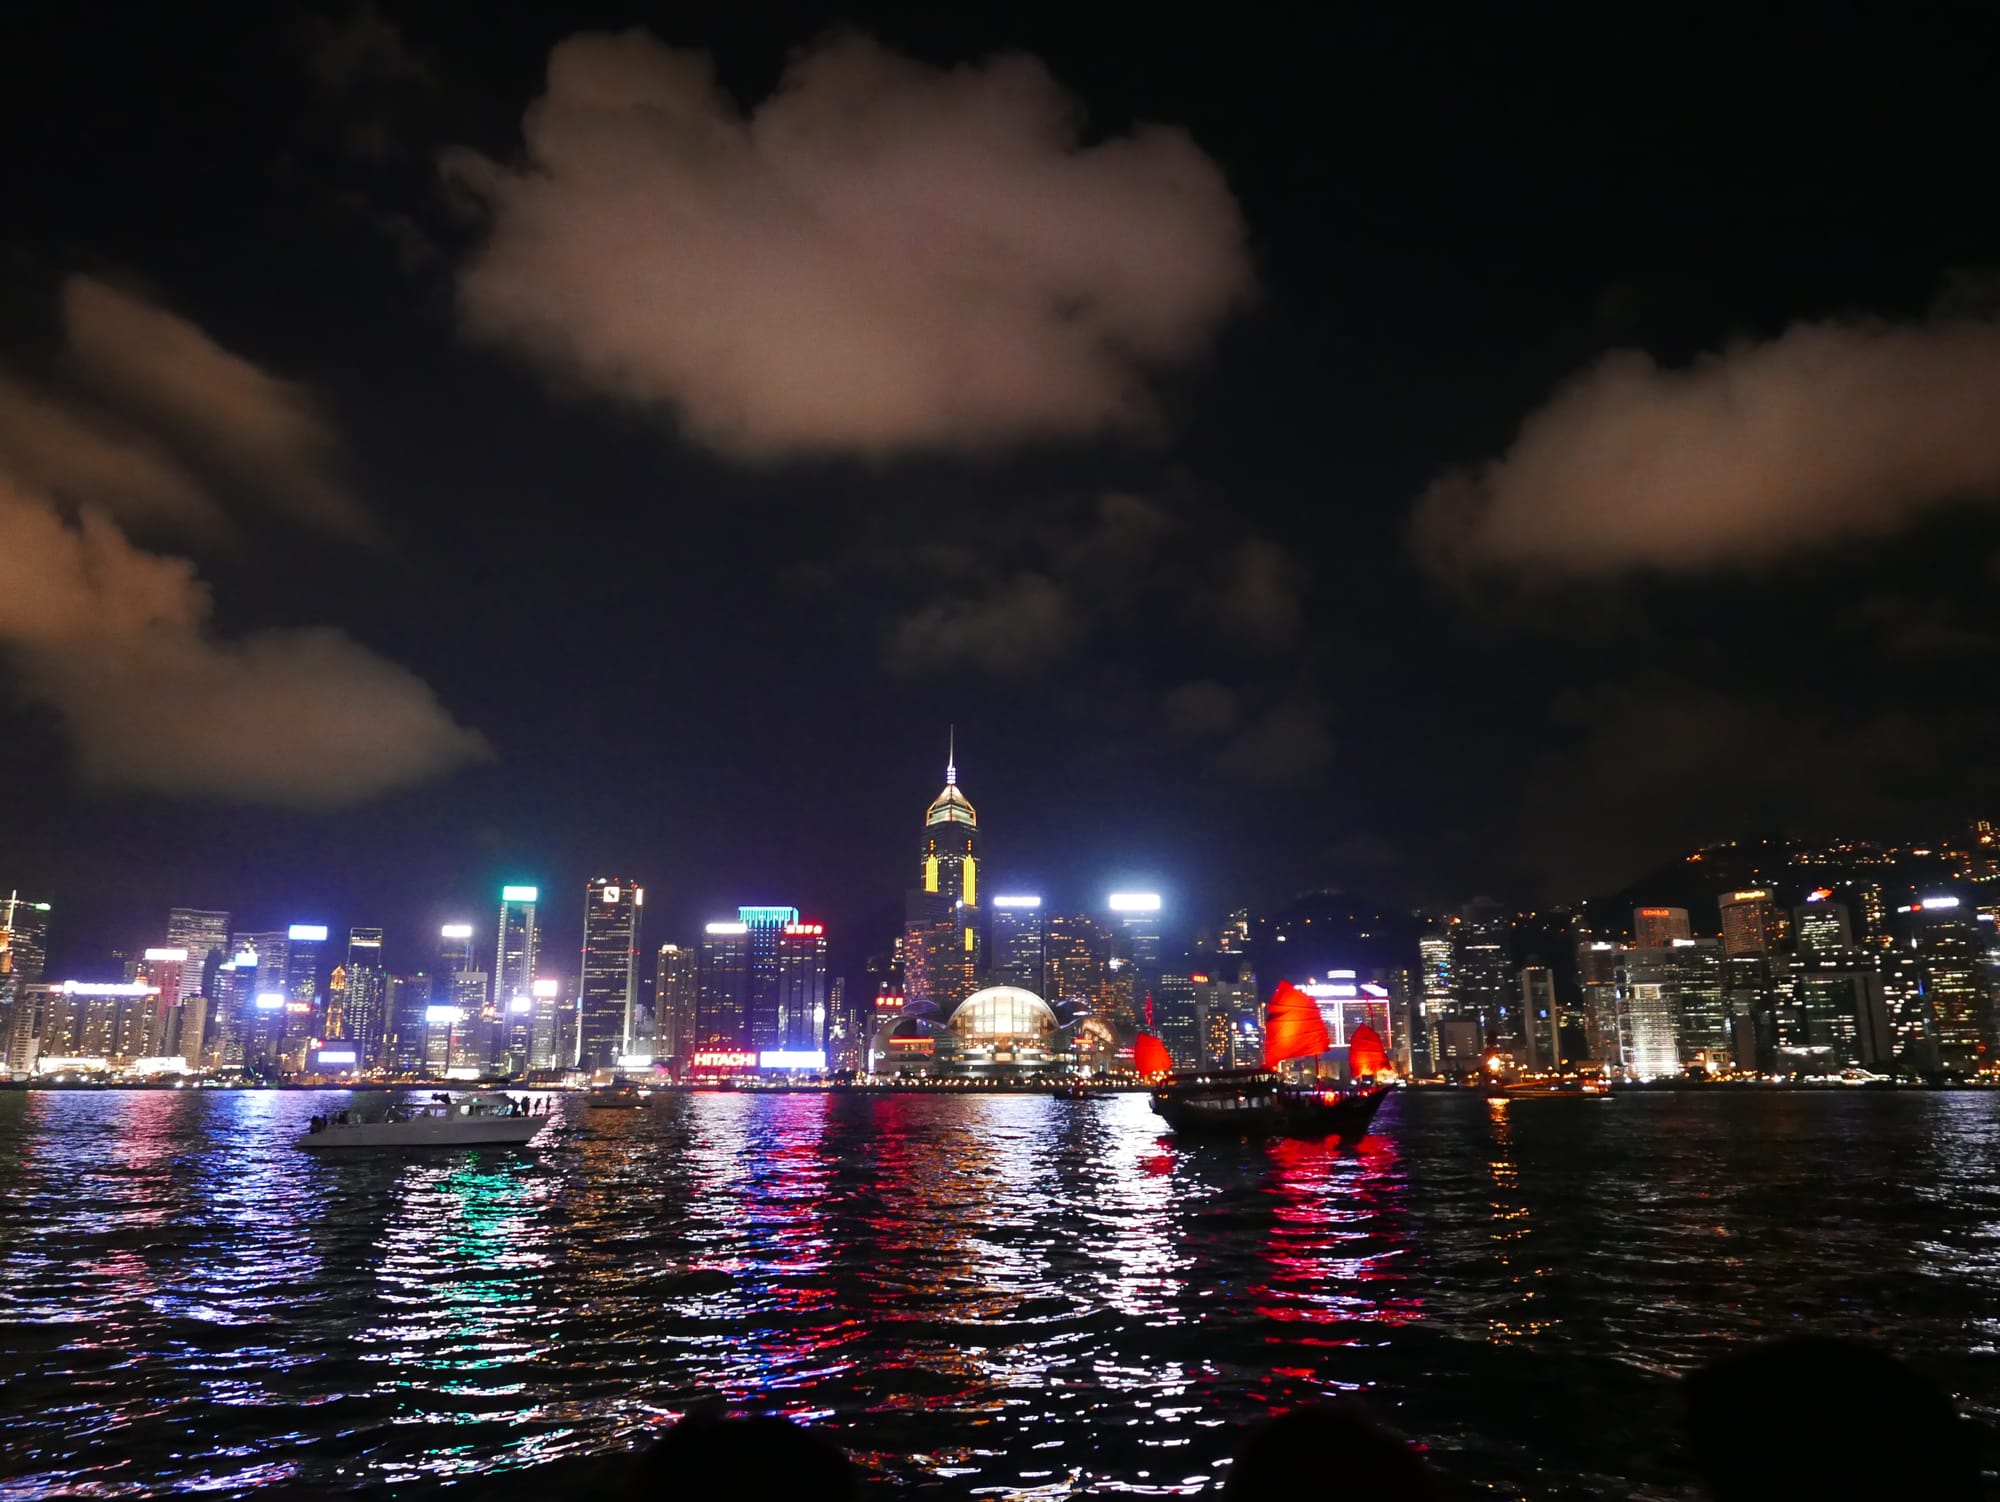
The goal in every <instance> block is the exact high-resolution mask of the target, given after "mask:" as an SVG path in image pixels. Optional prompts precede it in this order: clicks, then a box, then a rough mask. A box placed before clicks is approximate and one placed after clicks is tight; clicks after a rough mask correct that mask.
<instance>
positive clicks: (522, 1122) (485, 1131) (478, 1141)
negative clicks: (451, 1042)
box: [297, 1093, 549, 1152]
mask: <svg viewBox="0 0 2000 1502" xmlns="http://www.w3.org/2000/svg"><path fill="white" fill-rule="evenodd" d="M548 1123H549V1118H548V1117H547V1116H542V1115H536V1114H534V1113H532V1112H530V1111H529V1110H528V1103H527V1102H526V1101H525V1100H522V1099H517V1098H515V1097H513V1096H507V1095H499V1094H486V1095H459V1096H451V1095H445V1094H443V1093H439V1094H437V1095H433V1096H432V1097H431V1098H430V1099H429V1100H421V1101H398V1102H397V1103H396V1104H395V1105H393V1106H391V1107H390V1108H389V1114H388V1115H386V1116H383V1117H379V1118H377V1119H375V1120H372V1121H364V1120H361V1119H360V1118H358V1117H356V1116H354V1114H353V1113H352V1112H351V1111H336V1112H335V1113H334V1114H333V1115H331V1116H315V1117H314V1118H313V1119H312V1125H311V1126H310V1127H309V1128H308V1129H307V1131H306V1134H305V1135H304V1136H303V1137H301V1138H299V1139H298V1144H297V1145H298V1146H300V1147H302V1148H304V1149H306V1150H307V1151H308V1152H322V1151H327V1150H330V1149H333V1148H349V1147H377V1148H380V1147H470V1146H480V1145H487V1144H498V1145H502V1146H507V1145H519V1144H522V1143H526V1142H528V1141H530V1140H532V1139H533V1137H534V1136H535V1134H536V1133H537V1132H539V1131H541V1129H542V1128H543V1127H545V1126H547V1125H548Z"/></svg>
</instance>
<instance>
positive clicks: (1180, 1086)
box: [1134, 982, 1389, 1141]
mask: <svg viewBox="0 0 2000 1502" xmlns="http://www.w3.org/2000/svg"><path fill="white" fill-rule="evenodd" d="M1330 1047H1331V1040H1330V1039H1329V1038H1328V1036H1327V1031H1326V1023H1325V1021H1324V1020H1323V1019H1322V1018H1321V1017H1320V1014H1319V1008H1318V1006H1316V1005H1315V1004H1314V1002H1313V1000H1312V998H1311V997H1309V996H1307V995H1306V994H1305V993H1304V992H1303V991H1300V990H1299V989H1298V988H1297V987H1296V986H1294V985H1292V984H1291V983H1290V982H1281V983H1280V984H1279V986H1278V990H1277V993H1276V994H1275V995H1273V996H1272V998H1271V1002H1270V1005H1269V1007H1268V1008H1267V1011H1266V1022H1265V1030H1264V1067H1263V1068H1262V1069H1224V1070H1210V1071H1206V1072H1194V1073H1175V1072H1173V1070H1172V1061H1171V1059H1170V1058H1169V1056H1168V1054H1167V1049H1166V1046H1165V1045H1164V1044H1163V1043H1161V1042H1160V1040H1159V1039H1157V1038H1155V1037H1152V1036H1151V1035H1150V1034H1143V1033H1142V1034H1141V1035H1140V1037H1139V1042H1138V1046H1137V1048H1136V1049H1135V1050H1134V1062H1135V1064H1136V1066H1137V1068H1138V1071H1139V1073H1140V1074H1141V1075H1142V1076H1145V1077H1148V1078H1150V1079H1152V1080H1154V1082H1155V1083H1154V1087H1153V1109H1154V1111H1156V1112H1157V1113H1158V1114H1159V1116H1160V1119H1161V1120H1163V1121H1165V1122H1166V1124H1167V1125H1168V1126H1170V1127H1172V1128H1173V1129H1174V1131H1175V1133H1176V1134H1177V1135H1179V1134H1187V1135H1211V1136H1224V1137H1305V1138H1314V1139H1319V1138H1327V1137H1337V1138H1340V1139H1342V1140H1344V1141H1351V1140H1353V1139H1355V1138H1357V1137H1363V1136H1366V1135H1367V1132H1368V1125H1369V1123H1370V1122H1371V1121H1373V1120H1374V1119H1375V1112H1376V1110H1377V1109H1378V1108H1379V1107H1380V1106H1381V1104H1382V1102H1383V1100H1384V1099H1385V1098H1386V1097H1387V1096H1388V1094H1389V1087H1388V1086H1386V1085H1378V1084H1376V1083H1375V1076H1376V1075H1377V1074H1378V1073H1381V1072H1383V1071H1386V1070H1387V1068H1388V1064H1389V1061H1388V1056H1387V1054H1386V1053H1385V1052H1384V1051H1383V1048H1382V1040H1381V1039H1380V1038H1378V1037H1377V1036H1376V1034H1375V1030H1374V1029H1373V1028H1370V1027H1365V1026H1364V1027H1358V1028H1356V1029H1355V1030H1354V1037H1353V1039H1352V1040H1351V1042H1350V1043H1349V1045H1348V1072H1349V1074H1350V1076H1351V1077H1352V1080H1353V1083H1351V1084H1346V1085H1336V1084H1331V1083H1322V1082H1319V1081H1313V1082H1310V1083H1298V1084H1294V1083H1290V1082H1288V1081H1287V1080H1286V1079H1285V1078H1284V1076H1283V1075H1282V1074H1280V1073H1279V1066H1280V1065H1282V1064H1284V1063H1286V1062H1288V1061H1290V1060H1292V1059H1302V1058H1311V1057H1316V1056H1317V1055H1319V1054H1323V1053H1326V1052H1327V1051H1328V1050H1329V1048H1330Z"/></svg>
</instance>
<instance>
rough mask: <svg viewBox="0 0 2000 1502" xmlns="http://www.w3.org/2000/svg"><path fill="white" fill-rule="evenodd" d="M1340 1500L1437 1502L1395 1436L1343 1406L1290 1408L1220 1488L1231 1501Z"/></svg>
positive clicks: (1257, 1433)
mask: <svg viewBox="0 0 2000 1502" xmlns="http://www.w3.org/2000/svg"><path fill="white" fill-rule="evenodd" d="M1334 1476H1337V1477H1339V1480H1340V1487H1339V1490H1340V1494H1341V1495H1343V1496H1353V1497H1366V1498H1368V1499H1369V1502H1378V1499H1379V1502H1402V1499H1405V1498H1411V1499H1429V1498H1434V1497H1439V1496H1442V1495H1443V1494H1442V1493H1441V1492H1440V1491H1439V1489H1438V1485H1437V1481H1436V1478H1435V1477H1434V1476H1433V1475H1432V1473H1431V1468H1430V1467H1429V1466H1427V1465H1425V1464H1424V1462H1423V1459H1422V1457H1421V1456H1419V1455H1418V1454H1417V1452H1416V1451H1415V1450H1412V1449H1411V1448H1410V1447H1409V1446H1408V1445H1406V1444H1404V1443H1403V1441H1401V1440H1400V1439H1397V1438H1396V1437H1395V1436H1394V1435H1393V1434H1390V1433H1389V1432H1388V1431H1387V1430H1384V1429H1382V1428H1380V1427H1379V1426H1377V1425H1376V1424H1375V1423H1374V1421H1373V1420H1371V1419H1369V1418H1368V1417H1367V1416H1366V1415H1365V1414H1363V1413H1362V1412H1361V1411H1360V1410H1359V1409H1357V1408H1354V1407H1351V1406H1349V1405H1346V1404H1339V1403H1327V1404H1316V1405H1314V1406H1313V1407H1310V1408H1295V1409H1293V1410H1292V1411H1291V1412H1290V1413H1288V1414H1285V1415H1284V1416H1283V1417H1281V1418H1276V1419H1273V1420H1271V1422H1270V1423H1268V1424H1265V1425H1264V1426H1263V1427H1262V1428H1259V1429H1256V1430H1253V1431H1252V1432H1251V1434H1250V1436H1249V1438H1248V1439H1247V1440H1246V1441H1245V1442H1244V1445H1243V1450H1242V1453H1241V1454H1239V1455H1238V1456H1237V1457H1236V1464H1235V1465H1233V1466H1231V1467H1230V1468H1229V1482H1228V1485H1227V1486H1226V1487H1225V1488H1224V1491H1225V1492H1226V1494H1227V1495H1228V1496H1229V1497H1230V1498H1231V1499H1232V1502H1243V1499H1246V1498H1247V1499H1250V1502H1263V1499H1266V1498H1270V1499H1273V1502H1276V1499H1283V1502H1304V1499H1307V1498H1314V1497H1324V1496H1328V1495H1330V1493H1329V1491H1328V1479H1329V1478H1330V1477H1334Z"/></svg>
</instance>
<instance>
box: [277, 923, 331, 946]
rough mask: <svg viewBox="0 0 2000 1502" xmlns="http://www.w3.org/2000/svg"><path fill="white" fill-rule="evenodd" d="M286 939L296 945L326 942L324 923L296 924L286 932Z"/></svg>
mask: <svg viewBox="0 0 2000 1502" xmlns="http://www.w3.org/2000/svg"><path fill="white" fill-rule="evenodd" d="M285 937H286V938H288V939H290V940H291V941H292V942H293V943H295V944H320V943H324V942H325V940H326V925H325V924H324V923H294V924H293V925H292V926H291V927H290V928H289V929H287V930H286V931H285Z"/></svg>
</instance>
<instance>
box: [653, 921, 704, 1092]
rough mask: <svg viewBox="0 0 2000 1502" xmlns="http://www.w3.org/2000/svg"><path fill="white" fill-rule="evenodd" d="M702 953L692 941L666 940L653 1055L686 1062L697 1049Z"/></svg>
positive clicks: (656, 985) (656, 988)
mask: <svg viewBox="0 0 2000 1502" xmlns="http://www.w3.org/2000/svg"><path fill="white" fill-rule="evenodd" d="M700 961H701V956H700V952H699V951H698V950H697V949H696V948H695V947H694V946H693V945H692V944H662V945H661V946H660V955H659V969H658V971H657V972H656V974H655V976H654V981H653V1056H654V1057H655V1058H656V1059H661V1060H664V1061H666V1062H667V1063H670V1064H675V1065H679V1064H681V1063H684V1062H685V1061H686V1059H687V1056H688V1055H689V1054H690V1053H692V1052H693V1051H694V1040H695V1015H696V1012H697V1009H698V1008H697V1003H698V1001H699V999H700V996H701V964H700Z"/></svg>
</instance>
